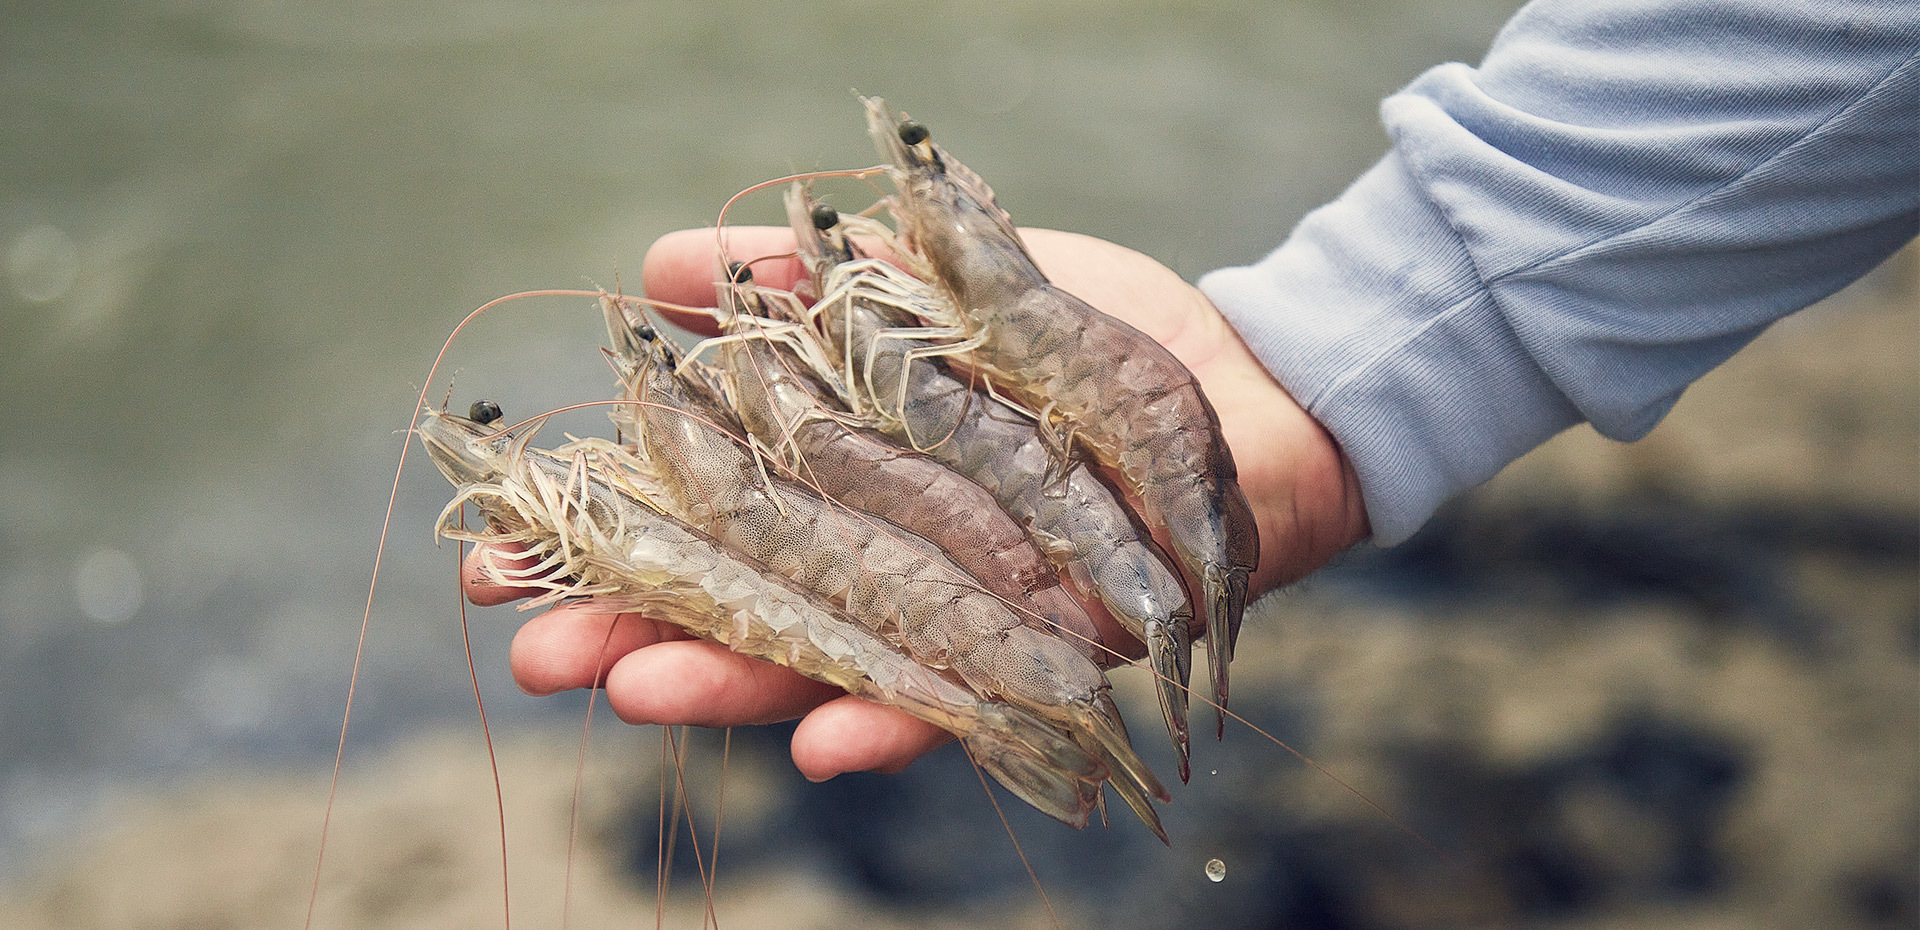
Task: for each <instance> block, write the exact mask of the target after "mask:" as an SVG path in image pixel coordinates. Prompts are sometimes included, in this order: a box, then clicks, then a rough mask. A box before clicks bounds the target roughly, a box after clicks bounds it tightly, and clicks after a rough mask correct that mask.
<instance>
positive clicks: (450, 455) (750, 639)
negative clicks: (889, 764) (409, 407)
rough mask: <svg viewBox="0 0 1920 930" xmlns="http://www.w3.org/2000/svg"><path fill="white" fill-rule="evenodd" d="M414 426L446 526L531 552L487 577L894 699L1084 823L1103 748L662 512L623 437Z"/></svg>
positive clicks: (1045, 804) (1009, 782)
mask: <svg viewBox="0 0 1920 930" xmlns="http://www.w3.org/2000/svg"><path fill="white" fill-rule="evenodd" d="M420 434H421V437H422V441H423V442H424V444H425V445H426V447H427V451H428V454H429V457H430V458H431V459H432V460H433V462H434V464H435V465H436V466H438V467H439V469H440V471H441V472H442V474H444V475H446V477H447V478H448V480H450V481H452V482H453V483H454V484H455V485H456V486H457V487H458V488H459V489H460V491H459V494H458V495H457V496H456V497H455V499H454V501H453V503H452V504H450V505H449V506H448V508H447V511H446V514H445V516H443V519H442V524H441V534H442V535H445V536H448V537H452V538H460V539H467V540H471V541H474V542H480V543H489V544H513V545H515V546H517V547H520V549H521V551H522V553H523V554H524V555H525V556H526V557H529V558H532V559H534V560H535V565H534V567H533V568H531V569H517V568H509V567H507V566H506V565H505V564H504V563H502V562H500V561H497V560H494V561H489V562H488V563H487V565H488V569H487V570H488V572H489V574H490V575H491V576H492V580H493V581H494V582H496V583H498V584H503V585H515V586H532V587H543V588H545V589H547V591H548V594H547V595H545V596H543V597H542V598H540V599H539V600H537V601H536V603H542V602H545V601H547V600H551V599H557V598H559V597H563V596H574V595H585V594H590V595H594V596H595V597H596V598H597V603H599V604H600V605H601V606H602V607H604V608H606V609H607V610H609V611H618V610H637V611H644V612H645V613H646V614H647V615H648V616H650V617H653V618H656V619H661V620H666V621H668V622H671V623H674V624H676V625H678V626H680V627H682V628H684V629H686V630H688V631H690V632H692V633H694V634H695V635H698V636H701V637H703V638H706V639H710V640H713V641H715V642H718V643H721V644H722V645H725V646H727V647H728V648H729V649H731V650H733V651H734V652H738V653H740V654H742V655H747V656H752V657H754V658H759V659H764V660H767V661H770V662H774V663H777V664H780V665H784V666H786V667H789V668H792V669H794V670H795V671H797V672H799V673H801V674H803V675H806V676H807V677H809V678H812V679H814V680H816V681H822V682H826V683H828V684H831V685H834V686H837V687H840V688H842V689H845V690H846V691H848V692H849V693H852V694H856V695H860V696H861V697H865V698H868V699H870V700H872V701H874V702H876V703H879V704H883V705H886V706H890V707H896V708H899V709H901V710H903V711H906V712H907V713H909V714H912V715H914V716H915V717H918V718H920V719H922V720H925V721H928V722H929V723H932V724H934V725H936V726H939V727H942V728H944V729H946V730H948V731H950V732H952V733H953V734H954V735H956V736H958V737H959V738H960V739H961V741H962V742H963V743H965V745H966V746H967V748H968V751H969V753H970V754H971V755H972V756H973V758H974V759H975V760H976V761H978V762H979V763H980V765H981V766H982V767H983V768H984V769H986V770H987V771H988V773H989V774H992V775H993V776H994V778H995V779H996V780H998V781H999V782H1000V783H1001V784H1003V785H1005V786H1006V787H1007V788H1008V790H1011V791H1013V792H1014V793H1015V794H1016V795H1019V796H1020V797H1021V798H1022V799H1023V800H1025V801H1027V802H1028V803H1029V804H1032V805H1033V806H1034V807H1036V808H1038V809H1039V810H1041V811H1043V812H1045V813H1047V814H1049V815H1050V816H1053V817H1055V818H1058V819H1060V820H1062V821H1064V822H1066V823H1069V824H1072V825H1074V826H1076V827H1078V826H1083V825H1085V824H1086V822H1087V819H1088V817H1089V816H1090V815H1091V813H1092V811H1093V809H1094V807H1095V805H1096V804H1097V802H1098V798H1099V788H1100V785H1101V783H1102V782H1103V781H1104V779H1105V778H1106V777H1107V771H1106V768H1105V766H1104V764H1103V763H1102V762H1101V761H1100V760H1099V759H1097V758H1095V757H1094V756H1093V755H1091V754H1089V753H1088V752H1087V751H1086V750H1085V749H1083V748H1081V747H1080V746H1078V745H1076V744H1075V743H1074V742H1073V741H1071V740H1069V739H1067V738H1066V737H1065V736H1064V735H1063V734H1061V733H1060V732H1059V730H1058V729H1057V728H1056V727H1054V726H1053V725H1051V724H1048V723H1045V722H1043V721H1041V720H1040V719H1039V718H1037V717H1035V716H1033V715H1032V714H1030V713H1028V712H1027V711H1024V710H1021V709H1019V708H1016V707H1011V706H1008V705H1006V704H1003V703H999V702H994V701H989V700H984V699H982V698H980V697H978V696H976V695H975V694H974V692H972V691H970V690H968V689H967V688H965V687H963V686H961V685H959V684H957V683H955V682H952V681H949V680H947V679H946V678H944V677H942V676H941V675H939V674H937V673H936V672H934V671H932V670H930V669H928V668H925V667H924V666H922V665H920V664H918V663H916V662H915V661H914V660H913V659H912V657H910V656H908V655H907V654H906V653H904V652H903V651H901V650H900V649H899V648H898V647H897V646H896V645H895V644H893V643H891V642H889V641H887V640H886V639H885V638H883V637H881V636H879V635H878V634H876V633H875V632H873V631H872V630H870V629H868V628H867V627H865V626H863V625H861V624H859V623H856V622H854V621H853V620H851V619H849V618H847V617H846V616H845V615H844V614H843V613H842V612H841V611H840V610H839V609H838V608H836V607H834V606H833V605H832V604H830V603H828V602H826V601H825V600H823V599H822V598H820V597H819V596H818V595H816V594H814V593H812V592H810V591H807V590H805V589H804V588H802V587H800V586H798V585H796V584H794V583H792V582H791V581H788V580H787V579H785V578H782V577H780V576H779V575H776V574H773V573H771V572H769V571H768V570H767V569H766V567H765V566H763V565H761V564H759V563H756V562H754V561H753V560H752V559H750V558H747V557H745V556H742V555H740V554H739V553H737V552H734V551H732V550H730V549H728V548H726V547H725V546H723V545H721V544H720V543H719V542H717V541H716V540H714V539H713V538H712V537H710V536H707V535H706V534H704V533H701V532H699V531H698V530H695V529H693V528H692V527H690V526H688V525H686V524H685V523H682V522H680V521H678V520H676V519H674V518H672V517H670V516H667V515H665V514H663V513H661V512H660V509H659V508H658V507H657V506H656V505H655V504H654V503H653V501H652V500H651V499H650V498H648V497H646V496H645V495H644V493H643V492H642V491H641V490H640V485H639V484H637V483H636V480H635V479H636V478H637V473H636V472H635V471H634V470H633V469H632V468H631V467H630V465H629V464H628V459H629V458H630V457H629V456H628V454H627V453H626V452H625V451H624V450H622V449H620V448H619V447H618V446H615V445H613V444H611V443H606V442H604V441H598V440H584V441H579V442H576V443H573V444H571V445H570V446H567V447H562V448H561V449H559V450H556V451H554V452H543V451H540V450H536V449H529V448H526V447H525V445H524V442H523V441H520V440H515V439H512V438H511V437H498V436H495V435H494V434H493V431H492V430H491V429H490V428H489V427H486V426H483V425H482V424H480V423H478V422H476V421H474V420H471V419H468V418H465V417H457V416H450V415H446V414H441V413H437V412H433V411H429V412H428V416H427V419H426V420H425V422H424V423H423V424H422V426H421V430H420ZM467 502H472V503H473V504H475V505H476V506H477V507H478V508H479V510H480V512H481V513H482V514H483V515H484V516H485V518H486V529H485V531H483V532H473V531H469V530H464V529H461V528H459V527H458V526H456V525H455V524H453V523H452V522H450V521H451V518H452V517H453V516H455V515H457V512H458V510H459V508H460V506H461V505H462V504H463V503H467Z"/></svg>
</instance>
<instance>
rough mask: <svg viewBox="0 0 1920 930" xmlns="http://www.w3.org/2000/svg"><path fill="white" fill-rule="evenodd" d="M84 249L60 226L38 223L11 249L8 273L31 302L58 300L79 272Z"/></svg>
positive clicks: (8, 251)
mask: <svg viewBox="0 0 1920 930" xmlns="http://www.w3.org/2000/svg"><path fill="white" fill-rule="evenodd" d="M79 270H80V252H79V249H77V248H75V247H74V244H73V240H72V239H70V238H68V237H67V234H66V233H65V232H64V231H62V230H61V229H60V228H59V227H57V226H46V225H41V226H35V227H33V228H32V229H29V230H27V231H26V232H23V233H21V234H20V235H19V237H18V238H16V239H14V240H13V247H12V248H10V249H8V250H7V276H8V277H9V278H12V279H13V292H14V293H15V294H17V295H19V297H20V299H21V300H24V301H27V302H28V303H36V304H43V303H46V302H47V301H50V300H58V299H59V298H60V297H61V296H62V295H64V294H66V293H67V290H68V289H69V288H71V287H73V279H74V278H75V277H76V276H77V275H78V274H79Z"/></svg>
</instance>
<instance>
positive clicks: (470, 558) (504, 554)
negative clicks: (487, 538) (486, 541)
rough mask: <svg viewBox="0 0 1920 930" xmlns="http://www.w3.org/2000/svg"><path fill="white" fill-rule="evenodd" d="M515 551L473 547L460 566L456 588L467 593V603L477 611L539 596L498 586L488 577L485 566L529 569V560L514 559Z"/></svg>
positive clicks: (529, 590)
mask: <svg viewBox="0 0 1920 930" xmlns="http://www.w3.org/2000/svg"><path fill="white" fill-rule="evenodd" d="M515 551H517V550H516V549H514V548H510V547H506V546H475V547H473V550H472V551H471V552H468V553H467V557H466V558H465V559H464V560H462V561H461V563H460V587H461V589H463V590H464V591H466V593H467V600H468V601H471V602H473V603H474V604H477V605H479V606H481V607H492V606H493V605H495V604H505V603H506V602H508V601H517V600H519V599H521V598H523V597H533V596H534V595H536V594H540V593H542V589H540V588H525V587H516V586H512V585H501V584H497V583H495V582H494V581H493V579H492V578H490V577H488V575H489V573H488V571H487V569H488V566H489V565H491V566H494V567H496V568H502V569H508V570H518V569H524V568H527V567H529V566H531V565H532V564H533V563H534V560H533V559H531V558H524V559H522V558H514V557H513V555H512V553H513V552H515Z"/></svg>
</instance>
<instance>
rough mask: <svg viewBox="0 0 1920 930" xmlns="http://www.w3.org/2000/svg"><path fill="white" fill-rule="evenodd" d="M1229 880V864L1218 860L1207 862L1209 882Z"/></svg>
mask: <svg viewBox="0 0 1920 930" xmlns="http://www.w3.org/2000/svg"><path fill="white" fill-rule="evenodd" d="M1226 879H1227V864H1226V863H1224V862H1221V861H1220V860H1218V859H1208V860H1207V881H1210V882H1220V881H1226Z"/></svg>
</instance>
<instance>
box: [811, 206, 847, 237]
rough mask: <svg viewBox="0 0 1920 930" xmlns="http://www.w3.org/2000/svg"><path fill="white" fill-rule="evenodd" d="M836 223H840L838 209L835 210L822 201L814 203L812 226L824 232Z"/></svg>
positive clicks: (836, 224)
mask: <svg viewBox="0 0 1920 930" xmlns="http://www.w3.org/2000/svg"><path fill="white" fill-rule="evenodd" d="M838 225H840V211H838V210H835V209H834V208H832V207H829V206H827V205H826V204H824V203H822V204H815V205H814V207H813V228H815V229H818V230H820V231H821V232H826V231H827V230H829V229H832V228H833V227H835V226H838Z"/></svg>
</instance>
